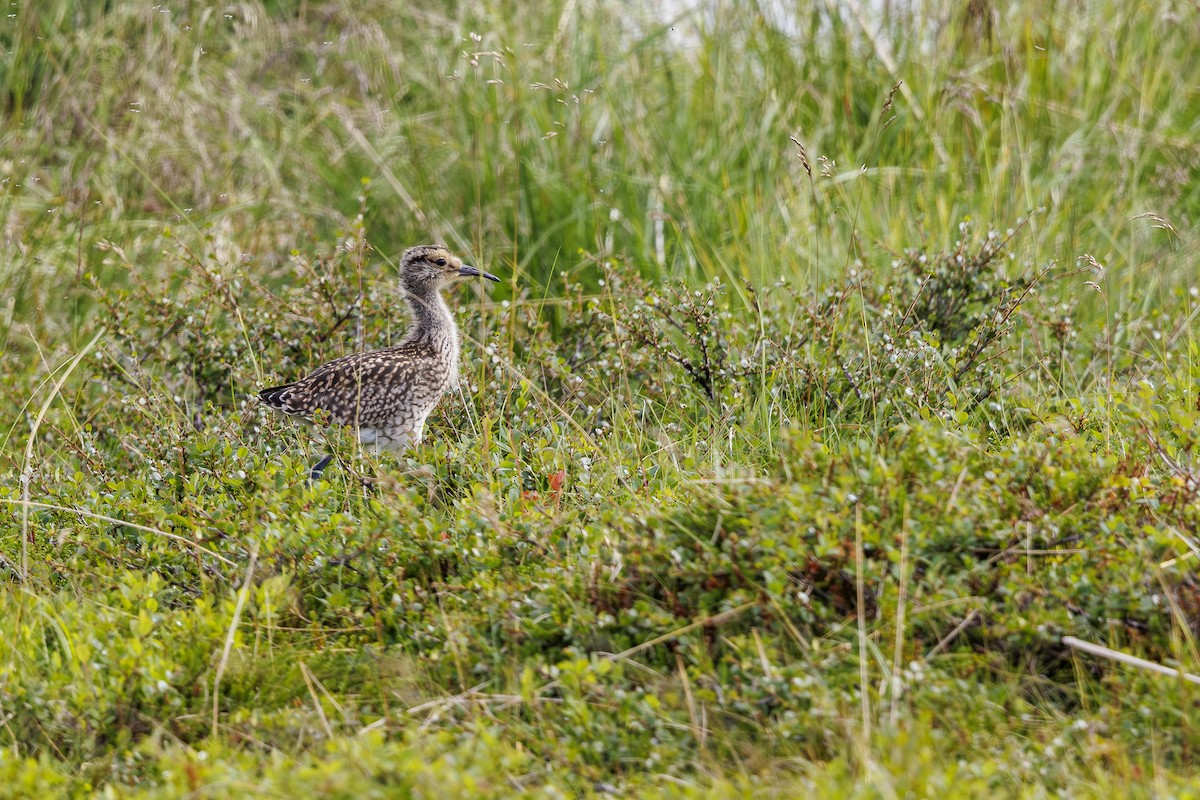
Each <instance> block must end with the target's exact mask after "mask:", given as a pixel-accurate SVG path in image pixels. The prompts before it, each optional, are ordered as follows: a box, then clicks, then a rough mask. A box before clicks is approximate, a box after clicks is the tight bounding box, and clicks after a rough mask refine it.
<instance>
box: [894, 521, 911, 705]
mask: <svg viewBox="0 0 1200 800" xmlns="http://www.w3.org/2000/svg"><path fill="white" fill-rule="evenodd" d="M899 584H900V586H899V590H900V591H899V598H898V599H897V600H896V604H897V605H896V642H895V644H894V645H893V647H892V683H891V687H890V688H891V693H892V698H891V700H892V706H891V710H890V714H889V718H890V720H891V723H892V726H893V727H895V725H896V723H897V722H898V721H899V720H900V687H901V685H902V683H903V682H902V680H901V677H900V676H901V674H902V670H903V668H904V663H903V662H904V630H905V629H904V622H905V619H904V615H905V611H906V606H907V603H908V503H905V504H904V521H903V524H902V525H901V526H900V578H899Z"/></svg>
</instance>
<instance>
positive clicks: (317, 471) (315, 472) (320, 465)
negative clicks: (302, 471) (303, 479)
mask: <svg viewBox="0 0 1200 800" xmlns="http://www.w3.org/2000/svg"><path fill="white" fill-rule="evenodd" d="M330 461H333V453H330V454H329V455H327V456H325V457H324V458H322V459H321V460H320V461H318V462H317V463H316V464H313V468H312V470H310V471H309V473H308V474H309V478H310V480H314V481H319V480H321V475H323V474H324V473H325V468H326V467H328V466H329V462H330Z"/></svg>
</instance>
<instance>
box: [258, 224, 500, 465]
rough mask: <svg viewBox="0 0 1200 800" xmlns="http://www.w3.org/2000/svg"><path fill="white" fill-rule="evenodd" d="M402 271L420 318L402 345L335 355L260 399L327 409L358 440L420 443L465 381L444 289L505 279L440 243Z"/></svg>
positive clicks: (413, 254)
mask: <svg viewBox="0 0 1200 800" xmlns="http://www.w3.org/2000/svg"><path fill="white" fill-rule="evenodd" d="M400 275H401V285H402V286H403V288H404V295H405V298H406V300H407V301H408V306H409V309H410V310H411V311H412V317H413V321H412V324H411V325H410V326H409V329H408V332H407V333H406V334H405V336H404V338H403V339H402V340H401V342H400V343H399V344H397V345H395V346H394V347H387V348H384V349H383V350H374V351H371V352H369V353H354V354H353V355H348V356H343V357H342V358H338V359H334V360H333V361H330V362H328V363H326V364H323V365H321V366H320V367H318V368H317V369H316V370H314V371H313V372H312V373H310V374H309V375H308V376H306V377H304V378H302V379H300V380H298V381H296V382H295V383H289V384H287V385H285V386H275V387H272V388H270V389H264V390H263V391H262V392H260V393H259V395H258V396H259V398H260V399H261V400H262V401H263V402H264V403H266V404H267V405H268V406H270V407H271V408H274V409H277V410H279V411H282V412H284V413H285V414H291V415H294V416H299V417H303V418H305V419H308V420H311V419H312V418H313V415H314V414H315V413H316V411H317V410H318V409H320V410H321V411H324V412H325V413H326V414H327V415H328V416H329V418H330V419H331V420H332V421H333V422H334V423H336V424H339V425H353V426H354V427H355V428H357V429H358V437H359V441H361V442H362V443H363V444H366V445H371V446H372V447H374V448H376V449H378V450H395V451H403V450H404V449H405V448H407V447H408V446H409V445H415V444H417V443H418V442H420V441H421V434H422V432H423V430H424V427H425V420H426V419H428V417H429V414H430V412H431V411H433V408H434V406H435V405H436V404H437V401H438V400H439V399H440V398H441V396H442V395H443V394H444V393H445V392H446V391H447V390H448V389H450V388H451V387H453V386H454V385H455V384H456V383H457V382H458V347H459V344H458V327H457V326H456V325H455V324H454V317H453V316H451V314H450V309H449V308H448V307H447V306H446V301H445V300H444V299H443V298H442V294H441V291H442V289H443V288H445V287H447V286H450V285H452V284H453V283H456V282H457V281H459V280H462V279H463V278H466V277H471V276H481V277H484V278H487V279H488V280H492V281H499V280H500V279H499V278H497V277H496V276H495V275H492V274H490V273H487V272H482V271H480V270H478V269H476V268H475V267H472V266H469V265H464V264H463V263H462V261H460V260H459V259H458V258H456V257H455V256H453V255H452V254H451V253H450V251H449V250H447V249H446V248H445V247H442V246H440V245H422V246H420V247H413V248H411V249H409V250H408V251H407V252H405V254H404V257H403V258H402V259H401V264H400Z"/></svg>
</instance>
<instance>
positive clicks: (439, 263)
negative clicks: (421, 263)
mask: <svg viewBox="0 0 1200 800" xmlns="http://www.w3.org/2000/svg"><path fill="white" fill-rule="evenodd" d="M437 265H438V266H439V267H444V266H446V259H444V258H439V259H438V260H437Z"/></svg>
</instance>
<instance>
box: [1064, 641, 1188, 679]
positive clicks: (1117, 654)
mask: <svg viewBox="0 0 1200 800" xmlns="http://www.w3.org/2000/svg"><path fill="white" fill-rule="evenodd" d="M1062 643H1063V644H1065V645H1067V646H1068V647H1073V648H1075V649H1076V650H1082V651H1083V652H1085V653H1089V654H1091V655H1094V656H1100V657H1101V658H1107V659H1109V660H1111V661H1116V662H1119V663H1121V664H1125V665H1127V666H1130V667H1137V668H1138V669H1143V670H1146V671H1147V672H1153V673H1155V674H1156V675H1168V676H1170V677H1172V678H1183V679H1184V680H1185V681H1188V682H1189V683H1198V684H1200V675H1193V674H1192V673H1190V672H1184V671H1183V670H1181V669H1176V668H1174V667H1166V666H1163V665H1162V664H1158V663H1156V662H1154V661H1147V660H1146V659H1144V658H1138V657H1137V656H1131V655H1129V654H1128V653H1122V652H1121V651H1120V650H1113V649H1112V648H1111V647H1105V646H1104V645H1102V644H1093V643H1092V642H1085V641H1084V640H1083V639H1077V638H1075V637H1074V636H1064V637H1063V638H1062Z"/></svg>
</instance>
